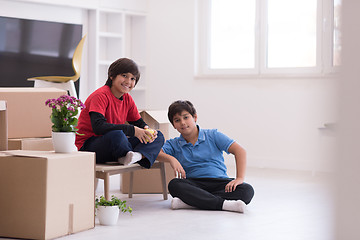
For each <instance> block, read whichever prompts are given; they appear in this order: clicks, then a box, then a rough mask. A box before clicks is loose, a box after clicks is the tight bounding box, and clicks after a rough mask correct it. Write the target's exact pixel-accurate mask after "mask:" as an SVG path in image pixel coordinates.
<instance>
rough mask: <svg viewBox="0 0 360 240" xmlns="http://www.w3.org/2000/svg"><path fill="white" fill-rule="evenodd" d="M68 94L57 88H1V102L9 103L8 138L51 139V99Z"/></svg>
mask: <svg viewBox="0 0 360 240" xmlns="http://www.w3.org/2000/svg"><path fill="white" fill-rule="evenodd" d="M64 94H67V92H66V91H65V90H61V89H57V88H0V100H6V101H7V114H8V137H9V138H29V137H30V138H31V137H51V126H52V123H51V120H50V114H51V109H50V108H49V107H48V106H46V105H45V101H46V100H47V99H49V98H58V97H60V96H61V95H64Z"/></svg>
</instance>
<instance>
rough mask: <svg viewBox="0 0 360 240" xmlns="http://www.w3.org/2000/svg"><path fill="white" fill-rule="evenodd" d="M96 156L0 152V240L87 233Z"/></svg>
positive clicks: (92, 220) (91, 215)
mask: <svg viewBox="0 0 360 240" xmlns="http://www.w3.org/2000/svg"><path fill="white" fill-rule="evenodd" d="M94 166H95V155H94V153H90V152H74V153H55V152H52V151H22V150H18V151H4V152H0V193H1V194H0V213H1V214H0V237H10V238H25V239H52V238H57V237H60V236H64V235H68V234H72V233H76V232H79V231H83V230H87V229H91V228H93V227H94V226H95V217H94V214H95V211H94V199H95V195H94V171H95V170H94Z"/></svg>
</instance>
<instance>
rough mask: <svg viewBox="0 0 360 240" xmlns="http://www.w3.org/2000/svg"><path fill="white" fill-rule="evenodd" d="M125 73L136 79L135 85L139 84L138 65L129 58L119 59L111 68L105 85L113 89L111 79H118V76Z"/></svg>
mask: <svg viewBox="0 0 360 240" xmlns="http://www.w3.org/2000/svg"><path fill="white" fill-rule="evenodd" d="M123 73H131V74H132V75H134V77H135V78H136V79H135V85H136V84H137V83H138V81H139V79H140V71H139V68H138V66H137V64H136V63H135V62H134V61H133V60H131V59H129V58H119V59H118V60H116V61H115V62H113V63H112V64H111V65H110V66H109V69H108V79H107V80H106V83H105V85H107V86H109V87H111V86H112V79H111V78H116V76H117V75H119V74H123Z"/></svg>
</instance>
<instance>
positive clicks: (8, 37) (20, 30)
mask: <svg viewBox="0 0 360 240" xmlns="http://www.w3.org/2000/svg"><path fill="white" fill-rule="evenodd" d="M81 36H82V25H81V24H68V23H58V22H49V21H39V20H28V19H20V18H9V17H0V87H33V86H34V82H33V81H27V79H28V78H30V77H37V76H48V75H55V76H72V75H74V71H73V69H72V55H73V53H74V50H75V48H76V46H77V44H78V43H79V41H80V40H81ZM75 87H76V88H77V92H78V91H79V81H77V82H76V84H75Z"/></svg>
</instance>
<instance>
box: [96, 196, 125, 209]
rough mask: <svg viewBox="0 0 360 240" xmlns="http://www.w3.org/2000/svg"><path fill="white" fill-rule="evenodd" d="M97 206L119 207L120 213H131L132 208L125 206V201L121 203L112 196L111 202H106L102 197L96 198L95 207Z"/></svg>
mask: <svg viewBox="0 0 360 240" xmlns="http://www.w3.org/2000/svg"><path fill="white" fill-rule="evenodd" d="M98 206H119V209H120V210H121V211H122V212H124V213H125V212H129V213H132V208H131V207H130V206H128V205H126V201H121V200H120V199H119V198H117V197H115V196H114V195H112V196H111V200H106V199H105V197H104V196H100V198H98V197H96V199H95V207H96V208H98Z"/></svg>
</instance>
